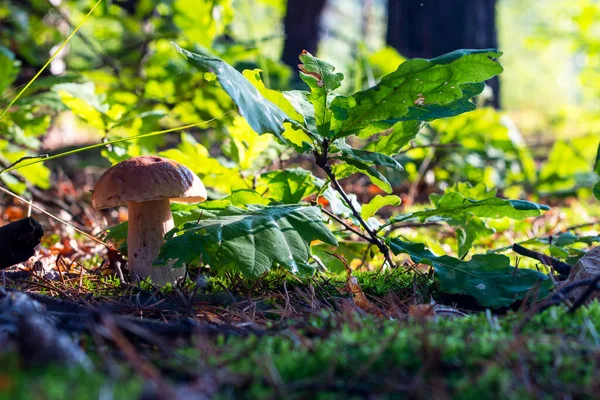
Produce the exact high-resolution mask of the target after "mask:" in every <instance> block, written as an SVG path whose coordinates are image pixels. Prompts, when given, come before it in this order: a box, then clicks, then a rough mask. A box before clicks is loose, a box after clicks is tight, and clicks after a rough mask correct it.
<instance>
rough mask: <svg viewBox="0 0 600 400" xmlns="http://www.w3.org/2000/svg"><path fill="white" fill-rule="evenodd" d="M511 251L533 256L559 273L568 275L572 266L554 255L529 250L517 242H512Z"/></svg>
mask: <svg viewBox="0 0 600 400" xmlns="http://www.w3.org/2000/svg"><path fill="white" fill-rule="evenodd" d="M512 249H513V251H514V252H515V253H517V254H520V255H522V256H525V257H529V258H533V259H534V260H538V261H539V262H541V263H542V264H544V265H547V266H549V267H552V268H554V269H555V270H556V272H558V273H559V274H561V275H568V274H569V272H570V271H571V268H573V266H572V265H569V264H567V263H565V262H562V261H560V260H559V259H556V258H554V257H550V256H547V255H545V254H542V253H539V252H537V251H533V250H529V249H527V248H525V247H523V246H521V245H520V244H518V243H515V244H513V247H512Z"/></svg>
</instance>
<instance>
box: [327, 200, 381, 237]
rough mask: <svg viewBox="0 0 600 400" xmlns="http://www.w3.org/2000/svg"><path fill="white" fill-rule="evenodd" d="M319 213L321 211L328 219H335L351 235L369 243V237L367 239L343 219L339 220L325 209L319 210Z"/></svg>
mask: <svg viewBox="0 0 600 400" xmlns="http://www.w3.org/2000/svg"><path fill="white" fill-rule="evenodd" d="M321 211H323V212H324V213H325V214H327V215H328V216H329V217H331V218H333V219H335V220H336V221H337V222H339V223H340V224H342V225H343V226H344V227H345V228H346V229H348V230H349V231H351V232H352V233H354V234H356V235H358V236H359V237H361V238H362V239H364V240H366V241H367V242H370V241H371V238H370V237H368V236H367V235H365V234H363V233H362V232H360V231H358V230H357V229H355V228H354V227H353V226H352V225H350V224H348V223H347V222H346V221H344V220H343V219H341V218H340V217H338V216H337V215H335V214H334V213H332V212H331V211H329V210H327V209H326V208H321Z"/></svg>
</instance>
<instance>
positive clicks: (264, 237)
mask: <svg viewBox="0 0 600 400" xmlns="http://www.w3.org/2000/svg"><path fill="white" fill-rule="evenodd" d="M216 214H217V215H216V216H215V217H214V218H210V219H204V218H202V219H200V220H199V221H198V222H189V223H186V224H184V225H183V226H182V227H178V228H175V229H173V230H172V231H171V232H169V233H168V234H167V241H166V243H165V244H164V245H163V247H162V248H161V250H160V254H159V256H158V258H157V260H156V262H155V264H157V265H164V264H167V263H169V262H170V261H171V260H175V264H174V266H175V267H182V266H183V265H184V264H190V263H193V262H197V261H198V260H200V259H202V261H203V262H204V263H206V264H209V265H210V266H211V268H214V269H215V270H217V271H220V270H235V271H240V272H241V273H243V274H244V275H245V276H250V277H258V276H260V275H261V274H263V273H265V272H267V271H269V270H270V269H271V268H272V267H273V265H274V264H279V265H281V266H283V267H285V268H287V269H288V270H289V271H290V272H292V273H299V272H309V271H311V269H312V267H310V265H309V264H308V260H309V258H310V255H311V253H310V243H311V242H312V241H313V240H320V241H322V242H324V243H328V244H331V245H337V241H336V239H335V237H334V236H333V234H332V233H331V232H330V231H329V229H328V228H327V227H326V226H325V224H324V223H323V221H322V220H321V215H320V211H319V209H318V208H317V207H304V206H298V205H293V206H292V205H283V206H259V205H249V206H248V209H247V210H244V209H241V208H237V207H231V206H230V207H227V208H225V209H224V210H221V211H218V212H216Z"/></svg>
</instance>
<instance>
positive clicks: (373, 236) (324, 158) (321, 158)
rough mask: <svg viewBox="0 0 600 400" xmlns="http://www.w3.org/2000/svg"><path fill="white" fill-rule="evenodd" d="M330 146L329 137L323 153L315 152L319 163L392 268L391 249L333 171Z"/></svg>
mask: <svg viewBox="0 0 600 400" xmlns="http://www.w3.org/2000/svg"><path fill="white" fill-rule="evenodd" d="M328 146H329V142H328V141H327V139H325V140H324V142H323V148H324V151H323V154H320V155H319V154H315V157H316V159H317V165H318V166H319V167H320V168H321V169H322V170H323V171H325V173H326V174H327V176H328V177H329V180H330V181H331V184H332V186H333V188H334V189H335V190H336V191H337V192H338V193H339V194H340V196H342V199H343V200H344V201H345V202H346V204H347V205H348V207H349V208H350V210H351V211H352V215H354V217H355V218H356V220H357V221H358V222H359V223H360V224H361V225H362V228H363V229H364V230H365V232H367V233H368V234H369V236H370V237H369V238H368V239H366V240H367V241H368V242H369V243H371V244H374V245H375V246H377V248H379V251H381V254H383V256H384V258H385V260H386V261H387V263H388V264H389V266H390V268H393V267H394V262H393V261H392V258H391V256H390V250H389V248H388V246H387V245H386V244H385V243H384V242H383V241H382V240H381V238H380V237H379V236H378V235H377V232H376V231H374V230H372V229H371V228H369V226H368V225H367V222H366V221H365V220H364V219H363V217H362V216H361V215H360V213H359V212H358V210H357V209H356V207H354V204H352V201H351V200H350V198H349V197H348V195H347V194H346V192H345V191H344V189H343V188H342V186H341V185H340V183H339V182H338V180H337V178H336V177H335V174H334V173H333V170H332V169H331V166H330V165H329V164H328V161H329V160H328V158H327V150H328Z"/></svg>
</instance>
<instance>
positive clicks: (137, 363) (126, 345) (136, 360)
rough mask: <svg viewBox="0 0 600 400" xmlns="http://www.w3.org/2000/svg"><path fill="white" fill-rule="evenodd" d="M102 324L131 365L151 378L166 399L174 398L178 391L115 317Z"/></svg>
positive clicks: (103, 320)
mask: <svg viewBox="0 0 600 400" xmlns="http://www.w3.org/2000/svg"><path fill="white" fill-rule="evenodd" d="M102 325H104V327H105V328H106V329H107V330H108V332H109V333H110V336H111V338H112V340H113V341H114V342H115V343H116V344H117V346H119V348H120V349H121V351H122V352H123V354H124V355H125V358H127V359H128V360H129V362H130V363H131V365H133V367H134V369H135V370H136V371H137V373H138V374H140V376H142V377H144V378H146V379H148V380H150V381H151V382H152V383H154V384H155V385H156V389H157V391H158V392H160V393H161V395H163V396H164V398H166V399H174V398H176V397H177V393H176V392H175V391H174V390H173V388H172V387H171V386H170V385H169V384H167V382H166V381H165V380H164V379H163V378H162V376H161V375H160V371H159V370H158V369H157V368H156V367H155V366H154V365H152V364H150V363H149V362H148V361H146V360H144V359H143V358H142V357H141V356H140V355H139V353H138V350H137V349H136V348H135V347H134V346H133V344H131V342H130V341H129V340H127V338H126V337H125V335H123V333H121V331H120V330H119V329H118V328H117V325H116V323H115V321H114V319H113V318H112V317H110V316H105V317H104V318H102Z"/></svg>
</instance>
